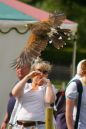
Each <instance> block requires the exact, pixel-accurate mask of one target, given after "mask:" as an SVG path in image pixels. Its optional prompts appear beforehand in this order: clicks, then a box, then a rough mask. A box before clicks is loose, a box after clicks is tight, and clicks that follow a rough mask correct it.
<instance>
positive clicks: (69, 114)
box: [66, 98, 75, 129]
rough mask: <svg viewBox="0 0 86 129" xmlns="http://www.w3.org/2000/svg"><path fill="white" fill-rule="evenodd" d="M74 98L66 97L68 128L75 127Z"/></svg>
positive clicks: (72, 128)
mask: <svg viewBox="0 0 86 129" xmlns="http://www.w3.org/2000/svg"><path fill="white" fill-rule="evenodd" d="M74 103H75V102H74V100H71V99H69V98H66V122H67V127H68V129H74V121H73V109H74Z"/></svg>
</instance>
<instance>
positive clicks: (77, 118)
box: [73, 79, 83, 129]
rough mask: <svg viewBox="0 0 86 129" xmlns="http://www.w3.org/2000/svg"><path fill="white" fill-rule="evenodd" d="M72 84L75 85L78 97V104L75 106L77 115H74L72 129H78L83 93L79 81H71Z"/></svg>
mask: <svg viewBox="0 0 86 129" xmlns="http://www.w3.org/2000/svg"><path fill="white" fill-rule="evenodd" d="M73 82H76V84H77V91H78V93H79V95H78V104H77V114H76V121H75V125H74V129H77V128H78V121H79V116H80V107H81V99H82V92H83V87H82V83H81V81H80V80H79V79H75V80H73Z"/></svg>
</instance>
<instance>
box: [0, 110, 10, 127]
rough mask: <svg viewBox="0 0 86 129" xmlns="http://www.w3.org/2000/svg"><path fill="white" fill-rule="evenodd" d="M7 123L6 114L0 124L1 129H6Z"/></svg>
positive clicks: (7, 117)
mask: <svg viewBox="0 0 86 129" xmlns="http://www.w3.org/2000/svg"><path fill="white" fill-rule="evenodd" d="M8 122H9V115H8V113H7V112H6V114H5V117H4V120H3V122H2V124H1V129H6V127H7V124H8Z"/></svg>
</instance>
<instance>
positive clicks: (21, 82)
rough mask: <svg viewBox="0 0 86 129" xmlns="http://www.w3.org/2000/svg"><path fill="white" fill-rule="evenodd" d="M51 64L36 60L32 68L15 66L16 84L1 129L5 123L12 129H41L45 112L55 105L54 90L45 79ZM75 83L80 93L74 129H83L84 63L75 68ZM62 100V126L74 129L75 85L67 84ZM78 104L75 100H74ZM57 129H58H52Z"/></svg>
mask: <svg viewBox="0 0 86 129" xmlns="http://www.w3.org/2000/svg"><path fill="white" fill-rule="evenodd" d="M51 68H52V66H51V64H50V63H49V62H47V61H43V60H38V61H35V62H34V63H33V64H30V63H29V64H24V66H21V65H20V66H17V68H16V75H17V77H18V81H17V82H16V84H15V85H14V86H13V89H12V91H11V93H10V98H9V101H8V105H7V112H6V114H5V117H4V119H3V122H2V125H1V129H6V128H7V125H8V123H9V124H10V125H12V128H13V129H19V128H26V129H45V109H46V107H49V106H50V105H51V104H52V103H54V102H55V100H56V99H57V98H56V93H57V92H58V90H57V89H56V88H55V86H54V85H53V84H52V83H51V81H50V79H49V77H48V75H49V73H50V71H51ZM74 79H79V80H80V81H81V83H82V87H83V92H82V99H81V107H80V115H79V121H78V128H77V129H85V127H86V111H85V108H86V99H85V98H86V59H84V60H81V61H80V62H79V63H78V65H77V71H76V75H75V76H74V77H73V78H72V79H71V80H74ZM65 96H66V123H67V128H68V129H75V128H74V122H75V120H76V110H77V108H76V105H77V99H78V91H77V86H76V83H75V82H73V81H70V80H69V83H68V85H67V88H66V92H65ZM78 101H79V100H78ZM56 129H58V127H56Z"/></svg>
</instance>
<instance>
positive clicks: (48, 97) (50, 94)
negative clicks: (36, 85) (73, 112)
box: [45, 79, 55, 103]
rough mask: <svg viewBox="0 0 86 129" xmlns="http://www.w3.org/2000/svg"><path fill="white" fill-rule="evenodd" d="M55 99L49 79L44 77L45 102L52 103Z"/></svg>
mask: <svg viewBox="0 0 86 129" xmlns="http://www.w3.org/2000/svg"><path fill="white" fill-rule="evenodd" d="M54 101H55V93H54V91H53V88H52V84H51V82H50V80H49V79H46V93H45V102H47V103H52V102H54Z"/></svg>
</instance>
